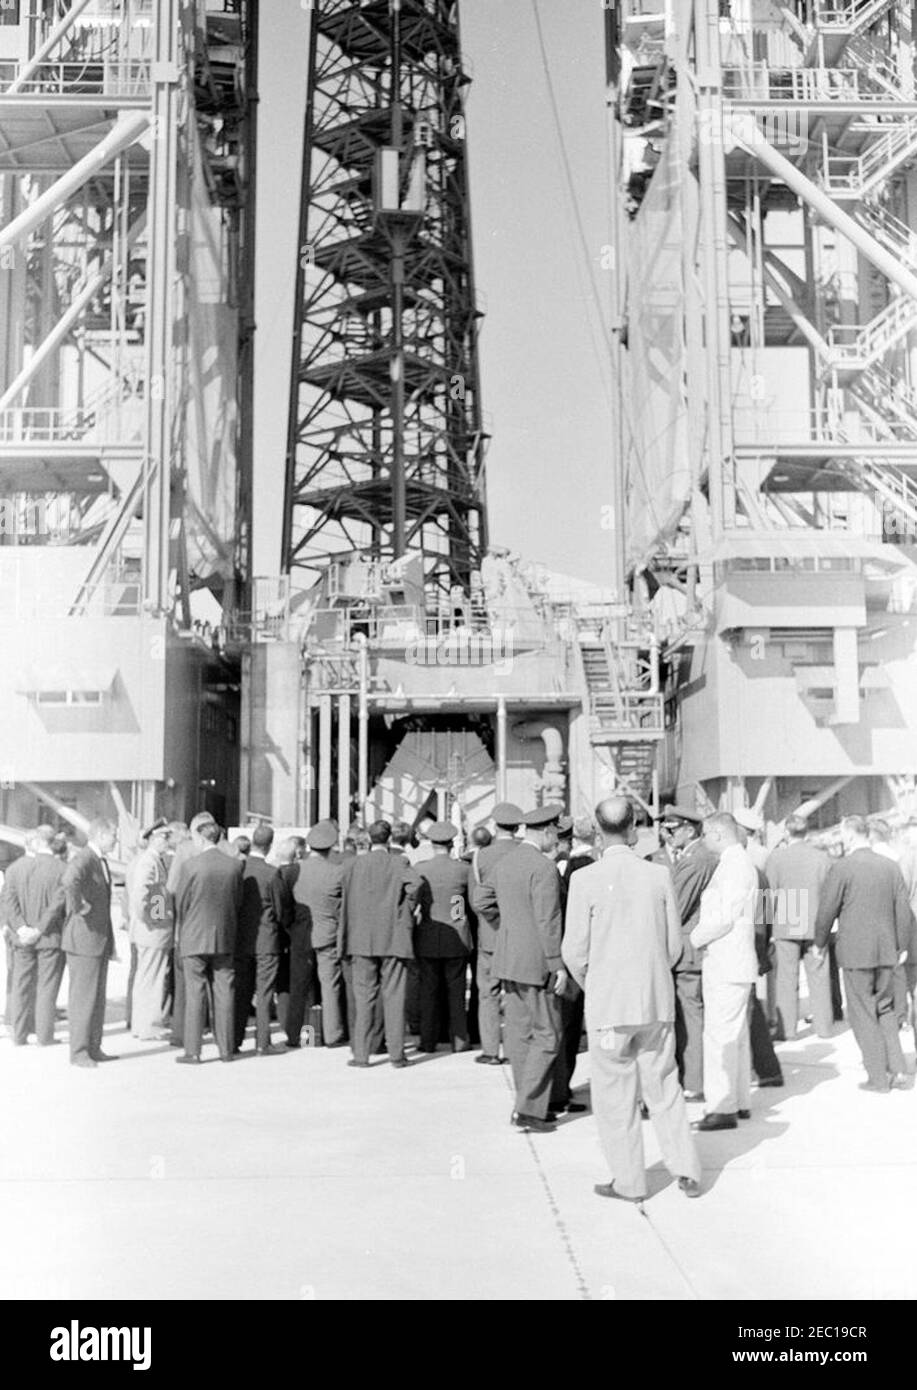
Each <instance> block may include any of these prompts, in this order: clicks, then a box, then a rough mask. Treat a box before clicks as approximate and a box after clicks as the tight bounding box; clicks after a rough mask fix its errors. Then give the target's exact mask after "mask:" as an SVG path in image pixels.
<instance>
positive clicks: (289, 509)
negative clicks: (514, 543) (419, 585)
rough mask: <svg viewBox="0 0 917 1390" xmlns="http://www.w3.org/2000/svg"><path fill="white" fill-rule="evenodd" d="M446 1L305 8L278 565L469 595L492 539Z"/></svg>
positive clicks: (458, 74) (459, 106) (454, 42)
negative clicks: (348, 571) (365, 570)
mask: <svg viewBox="0 0 917 1390" xmlns="http://www.w3.org/2000/svg"><path fill="white" fill-rule="evenodd" d="M468 81H469V78H468V76H467V73H466V72H465V71H464V68H463V65H462V57H461V47H460V39H459V15H458V4H457V3H456V0H369V3H358V0H316V3H315V5H314V8H313V11H312V24H311V36H310V48H309V78H308V83H309V85H308V92H307V104H306V117H305V132H304V143H303V176H302V191H301V200H302V201H301V209H300V237H299V263H298V268H297V279H296V308H295V323H294V333H293V368H292V375H291V396H290V414H289V433H288V447H287V464H286V493H285V510H284V532H283V566H284V569H285V570H287V571H289V572H291V573H293V572H299V573H300V574H301V575H302V577H303V578H306V579H308V580H309V581H313V580H314V579H316V578H317V577H318V576H319V575H320V574H321V573H322V571H323V569H324V567H325V566H326V565H327V563H328V562H329V560H330V559H331V558H332V557H333V556H335V555H341V554H344V553H349V552H353V551H363V552H365V553H367V554H369V555H371V556H373V557H377V558H381V559H397V558H399V557H401V556H403V555H406V554H414V553H422V554H423V556H424V569H425V575H426V579H427V582H428V584H429V586H430V587H431V589H432V588H439V589H448V588H450V587H451V586H453V585H460V586H461V587H462V588H463V589H467V588H468V586H469V582H470V576H471V573H472V571H473V570H474V569H476V568H477V566H478V565H479V563H480V559H481V555H482V553H483V550H484V547H485V546H486V543H487V523H486V511H485V498H484V446H485V436H484V432H483V429H482V423H481V405H480V392H479V380H478V357H477V325H478V319H479V314H478V310H477V307H476V303H475V294H474V276H473V267H472V256H471V235H470V218H469V196H468V174H467V160H466V143H465V116H464V111H463V105H464V93H465V89H466V87H467V85H468Z"/></svg>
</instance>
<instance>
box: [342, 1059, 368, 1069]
mask: <svg viewBox="0 0 917 1390" xmlns="http://www.w3.org/2000/svg"><path fill="white" fill-rule="evenodd" d="M347 1065H348V1067H368V1066H369V1063H368V1062H358V1061H357V1059H356V1057H351V1059H350V1061H349V1062H348V1063H347Z"/></svg>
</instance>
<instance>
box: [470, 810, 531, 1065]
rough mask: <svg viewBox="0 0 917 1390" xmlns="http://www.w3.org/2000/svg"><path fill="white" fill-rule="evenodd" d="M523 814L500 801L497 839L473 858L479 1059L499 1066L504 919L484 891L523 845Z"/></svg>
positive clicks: (495, 818)
mask: <svg viewBox="0 0 917 1390" xmlns="http://www.w3.org/2000/svg"><path fill="white" fill-rule="evenodd" d="M523 815H524V812H523V811H522V809H521V808H520V807H519V806H516V805H515V804H514V803H513V802H512V801H500V802H498V803H497V805H496V806H495V807H494V809H493V815H492V819H493V822H494V827H495V830H496V834H495V835H494V838H493V841H492V842H491V844H489V845H485V846H484V847H483V848H481V849H478V850H475V852H474V854H473V855H472V858H471V872H472V877H473V878H474V884H475V886H474V887H473V889H472V894H471V905H472V907H473V908H474V910H475V912H476V913H477V914H478V961H477V983H478V1028H479V1029H480V1033H481V1051H480V1053H479V1054H478V1056H477V1057H476V1058H475V1060H476V1061H478V1062H480V1063H482V1065H484V1066H492V1067H498V1066H500V1065H502V1063H503V1062H505V1061H506V1060H507V1059H506V1058H505V1057H501V1056H500V1033H501V1021H500V996H501V994H502V992H503V990H502V985H501V984H500V977H499V976H498V975H496V974H495V973H494V951H495V950H496V946H497V928H498V926H499V924H500V918H499V914H498V912H497V906H496V901H495V900H493V899H489V900H488V901H482V891H481V890H482V887H483V885H484V883H485V881H486V879H487V877H488V875H489V874H490V873H491V871H492V870H493V869H494V868H496V866H497V864H499V863H500V861H501V859H502V858H503V856H504V855H505V854H508V853H509V851H510V850H516V849H518V848H519V843H520V842H519V840H518V839H517V838H516V832H517V831H518V829H519V827H520V825H521V824H522V820H523Z"/></svg>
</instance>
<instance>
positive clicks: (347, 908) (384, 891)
mask: <svg viewBox="0 0 917 1390" xmlns="http://www.w3.org/2000/svg"><path fill="white" fill-rule="evenodd" d="M419 889H420V879H419V878H418V877H417V874H416V873H415V872H414V870H413V869H412V868H411V866H410V865H409V864H408V863H407V862H406V861H405V860H404V859H403V858H402V857H401V856H400V855H397V854H389V853H388V851H387V850H386V849H373V850H370V852H369V854H361V855H358V856H357V858H356V859H355V860H354V862H353V865H352V867H350V869H349V872H347V873H346V876H345V880H344V903H343V908H342V914H341V916H342V922H341V937H342V953H343V954H344V955H345V956H397V957H399V958H400V959H402V960H411V959H412V958H413V955H414V947H413V942H412V939H411V938H412V926H413V922H412V917H411V908H412V907H413V905H414V903H415V902H416V900H417V894H418V892H419Z"/></svg>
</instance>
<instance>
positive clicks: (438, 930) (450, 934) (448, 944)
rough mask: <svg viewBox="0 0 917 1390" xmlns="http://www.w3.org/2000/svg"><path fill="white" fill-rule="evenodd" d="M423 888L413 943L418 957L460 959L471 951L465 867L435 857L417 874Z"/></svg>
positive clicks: (450, 860)
mask: <svg viewBox="0 0 917 1390" xmlns="http://www.w3.org/2000/svg"><path fill="white" fill-rule="evenodd" d="M418 872H419V873H420V877H421V878H422V879H423V881H424V884H425V885H426V887H425V888H424V889H422V891H421V896H420V903H421V907H422V915H421V919H420V922H419V923H418V926H417V929H416V932H415V940H416V942H417V954H418V955H419V956H431V957H432V956H436V957H440V956H462V955H465V954H466V953H467V952H469V951H470V950H471V931H470V929H469V926H468V865H467V864H462V863H460V862H459V861H458V860H456V859H452V858H450V857H449V856H448V855H437V856H436V858H434V859H430V860H428V861H427V863H426V864H424V865H423V867H422V868H421V869H420V870H419V871H418Z"/></svg>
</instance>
